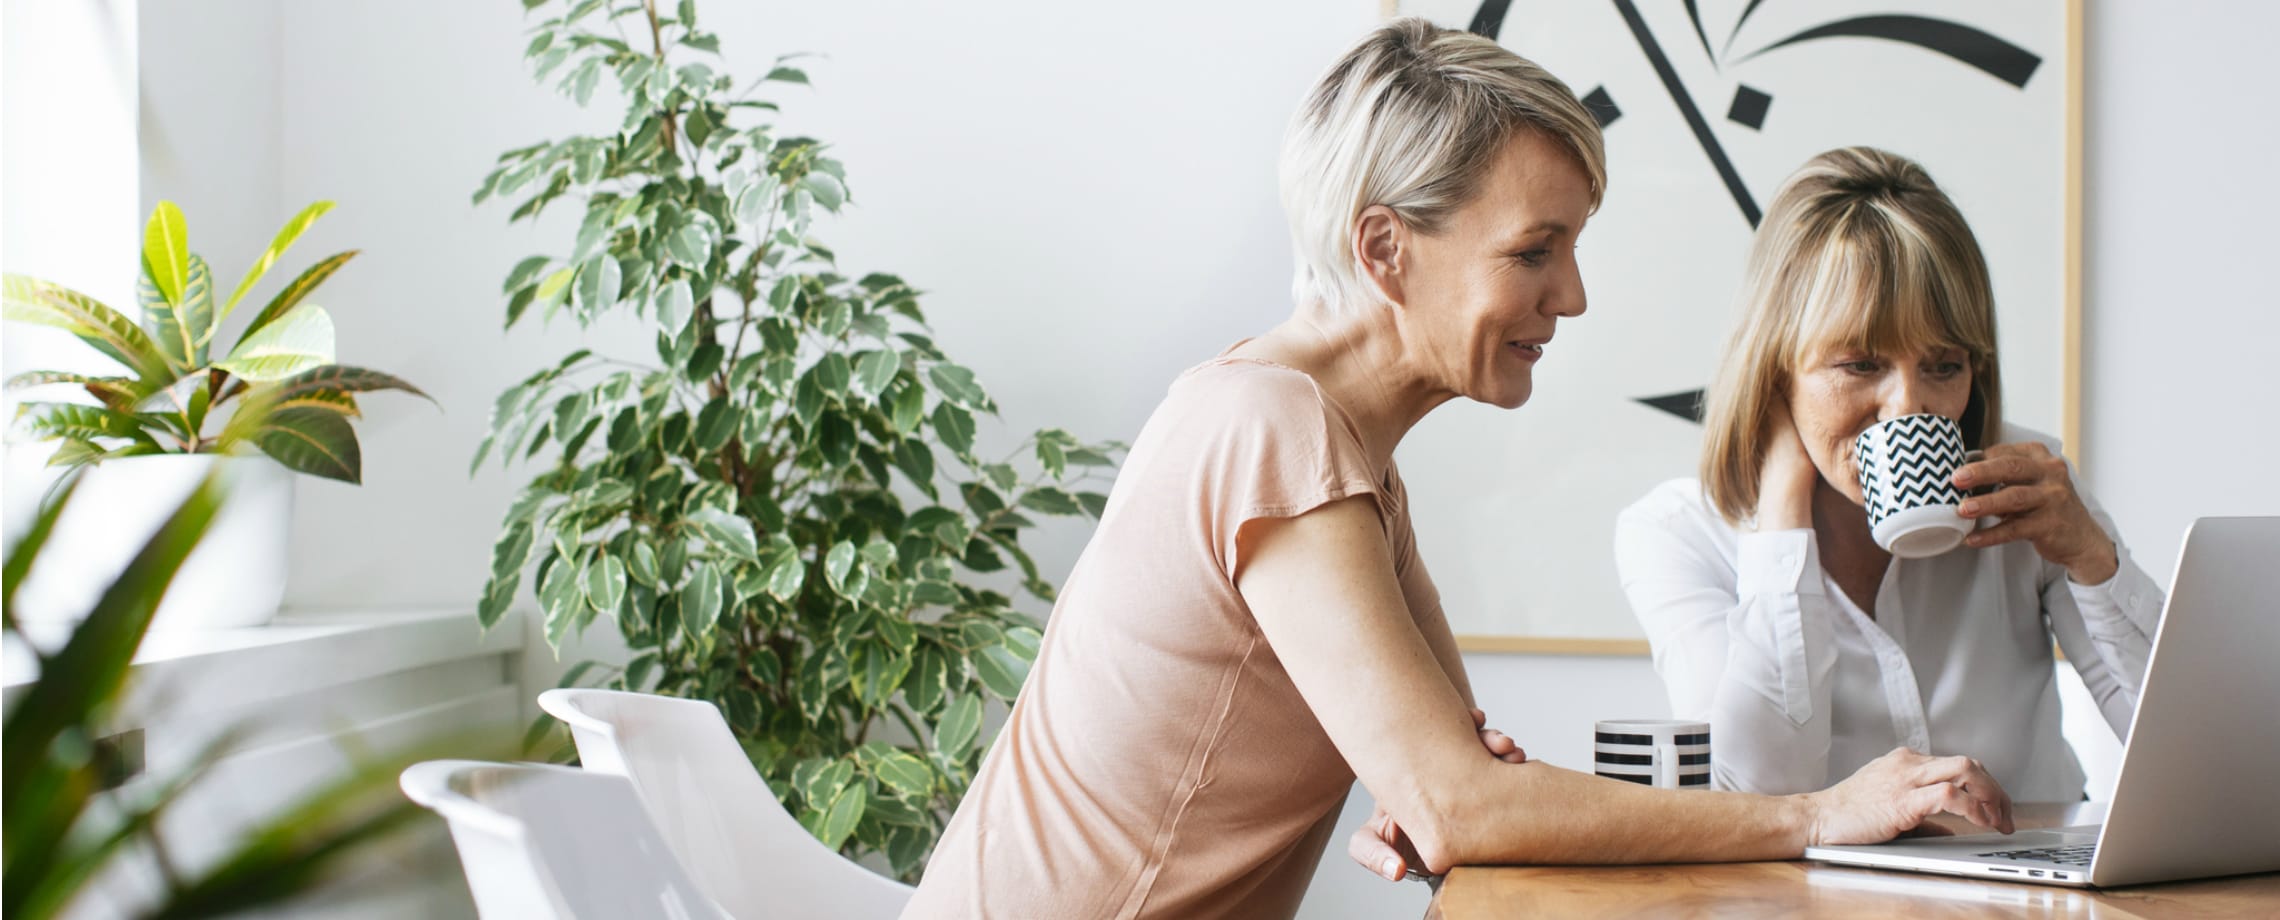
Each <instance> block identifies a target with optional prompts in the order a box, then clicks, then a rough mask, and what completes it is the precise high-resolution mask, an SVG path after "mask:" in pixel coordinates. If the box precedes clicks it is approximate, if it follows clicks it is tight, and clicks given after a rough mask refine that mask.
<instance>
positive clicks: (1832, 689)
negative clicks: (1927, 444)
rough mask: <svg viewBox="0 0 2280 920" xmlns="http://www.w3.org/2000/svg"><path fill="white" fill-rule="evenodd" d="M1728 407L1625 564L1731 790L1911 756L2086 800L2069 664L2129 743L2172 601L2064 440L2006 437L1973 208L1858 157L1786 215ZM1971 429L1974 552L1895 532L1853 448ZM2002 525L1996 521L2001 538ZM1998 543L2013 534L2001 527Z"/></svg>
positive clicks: (1736, 347) (1641, 611) (1763, 265)
mask: <svg viewBox="0 0 2280 920" xmlns="http://www.w3.org/2000/svg"><path fill="white" fill-rule="evenodd" d="M1741 304H1742V315H1741V319H1740V324H1739V325H1738V326H1737V327H1736V328H1735V330H1734V334H1733V338H1732V340H1731V341H1730V342H1729V343H1728V345H1727V349H1726V353H1725V363H1724V365H1723V367H1722V368H1721V369H1720V370H1719V372H1718V376H1717V377H1716V379H1715V380H1714V382H1713V383H1712V386H1711V388H1710V391H1709V394H1708V399H1707V403H1706V418H1705V419H1704V423H1705V429H1706V430H1705V433H1704V439H1703V452H1702V461H1701V478H1700V479H1699V480H1696V479H1683V480H1674V481H1672V482H1668V483H1664V484H1663V485H1661V486H1658V487H1656V488H1655V489H1654V490H1653V491H1651V492H1649V493H1648V494H1647V496H1646V497H1644V498H1642V499H1640V500H1639V501H1638V502H1637V503H1636V504H1634V505H1632V506H1631V507H1630V508H1629V509H1627V510H1625V511H1624V512H1623V513H1622V516H1621V518H1620V519H1619V521H1618V523H1617V526H1616V537H1615V547H1616V565H1617V568H1618V570H1619V571H1620V572H1621V574H1622V578H1623V587H1624V590H1625V592H1626V593H1627V594H1628V596H1629V598H1630V601H1631V607H1632V610H1633V612H1634V613H1636V614H1637V615H1638V617H1639V622H1640V624H1641V625H1642V626H1644V627H1645V629H1646V633H1647V637H1648V640H1649V642H1650V643H1651V644H1652V646H1653V650H1654V661H1655V669H1656V671H1657V672H1658V673H1659V674H1661V675H1662V679H1663V683H1664V685H1665V687H1666V689H1667V690H1668V691H1669V693H1670V702H1671V711H1672V713H1673V715H1675V716H1678V717H1680V718H1695V719H1705V720H1708V721H1709V722H1710V723H1711V731H1712V733H1713V735H1714V736H1715V737H1716V738H1717V743H1718V757H1717V761H1716V764H1715V765H1714V767H1713V773H1712V777H1711V782H1712V785H1713V786H1714V787H1716V788H1725V789H1738V790H1744V791H1750V792H1760V793H1768V794H1773V793H1789V792H1804V791H1808V790H1813V789H1820V788H1823V787H1825V786H1827V785H1829V784H1830V783H1832V782H1835V781H1837V780H1839V779H1842V778H1843V777H1844V776H1845V775H1847V774H1849V773H1850V772H1852V771H1853V770H1854V769H1856V768H1858V767H1859V766H1861V765H1862V764H1865V763H1868V762H1869V761H1870V760H1872V759H1874V758H1875V757H1877V756H1879V755H1881V754H1883V753H1885V752H1887V751H1890V750H1893V749H1894V748H1906V749H1909V750H1913V751H1918V752H1922V753H1927V754H1932V753H1937V754H1949V755H1968V756H1970V757H1972V758H1975V759H1976V760H1977V761H1978V762H1980V763H1982V764H1984V765H1985V767H1986V769H1987V772H1988V773H1990V774H1993V775H1994V776H1995V778H1996V779H1997V780H1999V781H2001V782H2002V784H2003V787H2004V788H2005V789H2006V790H2008V791H2009V792H2010V793H2011V795H2012V796H2013V797H2014V798H2016V799H2018V800H2020V801H2073V800H2078V799H2080V798H2081V797H2082V794H2083V779H2084V778H2083V772H2082V768H2081V765H2080V764H2079V763H2078V762H2077V761H2076V760H2075V757H2074V753H2073V750H2072V749H2071V748H2069V747H2068V746H2067V744H2066V741H2065V739H2064V738H2062V737H2061V736H2060V733H2059V724H2060V723H2059V701H2058V685H2057V679H2056V674H2055V672H2054V670H2053V665H2054V662H2053V659H2052V654H2051V645H2052V643H2053V642H2054V641H2055V642H2056V643H2057V645H2058V646H2059V647H2060V648H2062V649H2064V650H2065V653H2066V661H2067V663H2068V664H2070V665H2071V666H2072V667H2073V668H2074V669H2075V670H2076V671H2077V672H2079V673H2080V674H2081V676H2082V681H2083V683H2084V684H2085V685H2087V686H2088V687H2089V689H2090V692H2091V695H2092V696H2093V697H2095V698H2096V699H2097V701H2098V706H2099V709H2100V711H2101V712H2102V713H2103V714H2104V716H2105V718H2106V721H2107V724H2109V725H2111V726H2112V727H2113V729H2114V733H2115V734H2116V735H2117V736H2120V737H2123V738H2125V739H2126V738H2127V736H2128V733H2129V720H2130V715H2131V712H2132V710H2133V709H2134V707H2135V705H2136V700H2137V692H2138V688H2139V686H2140V682H2141V681H2142V680H2143V678H2144V676H2145V667H2146V660H2147V658H2148V656H2149V655H2150V654H2151V647H2152V637H2153V634H2154V630H2155V629H2156V627H2157V626H2158V625H2159V620H2160V617H2161V608H2162V591H2161V589H2160V587H2159V586H2157V585H2155V584H2154V583H2153V581H2152V580H2151V579H2149V578H2147V577H2146V574H2145V572H2143V571H2142V570H2140V569H2139V568H2138V567H2137V565H2136V564H2135V563H2133V562H2131V561H2130V557H2129V554H2128V552H2127V551H2126V550H2125V549H2124V548H2123V546H2122V543H2121V539H2120V537H2119V536H2118V535H2117V534H2116V532H2115V530H2114V526H2113V521H2112V520H2110V519H2109V518H2108V517H2107V516H2106V515H2105V513H2103V512H2102V511H2100V510H2099V508H2098V505H2097V503H2096V502H2095V501H2093V500H2092V499H2091V498H2090V496H2089V495H2088V494H2087V493H2085V492H2083V491H2082V490H2081V488H2080V486H2079V485H2078V484H2077V483H2076V482H2075V480H2074V476H2073V473H2072V470H2071V469H2070V468H2069V467H2068V465H2067V463H2066V461H2065V460H2064V459H2062V458H2061V457H2060V455H2059V445H2058V443H2057V442H2056V441H2054V440H2052V439H2050V438H2048V437H2046V436H2044V435H2040V434H2037V433H2035V432H2032V431H2027V430H2025V429H2022V428H2018V427H2015V426H2010V425H2006V424H2005V423H2004V422H2003V412H2002V405H2003V403H2002V387H2001V366H2000V361H1999V360H1998V354H1997V350H1996V341H1995V306H1994V294H1993V290H1992V286H1991V285H1990V283H1989V280H1988V272H1987V265H1986V262H1985V259H1984V258H1983V257H1982V255H1981V254H1980V250H1979V244H1978V242H1977V240H1976V239H1974V238H1973V236H1972V233H1971V228H1970V227H1969V226H1968V225H1967V224H1966V223H1965V222H1964V219H1963V215H1962V214H1961V213H1960V212H1959V211H1958V210H1957V209H1956V207H1955V204H1954V203H1953V202H1952V201H1950V200H1949V199H1948V196H1947V195H1946V194H1945V193H1943V192H1942V191H1941V190H1940V188H1939V186H1937V185H1936V184H1934V183H1933V182H1932V179H1931V177H1930V176H1929V175H1926V174H1925V172H1924V170H1923V169H1922V167H1920V166H1918V165H1917V164H1915V163H1914V162H1911V161H1909V160H1907V159H1905V158H1903V157H1899V156H1896V155H1894V154H1891V153H1887V152H1884V151H1881V150H1875V149H1870V148H1864V147H1851V148H1845V149H1841V150H1832V151H1829V152H1827V153H1824V154H1821V155H1820V156H1817V157H1814V158H1813V159H1812V160H1811V161H1810V162H1808V163H1806V164H1805V166H1804V167H1803V168H1801V169H1799V170H1798V171H1797V172H1796V173H1795V174H1794V175H1792V176H1791V177H1790V178H1789V180H1788V181H1787V183H1786V184H1784V185H1783V186H1782V189H1781V191H1780V192H1779V193H1778V194H1777V195H1776V196H1775V199H1774V201H1773V204H1772V207H1771V208H1770V209H1769V210H1768V212H1767V214H1766V217H1765V221H1764V223H1763V225H1762V226H1760V227H1759V229H1758V233H1757V238H1756V240H1755V243H1754V245H1753V247H1752V250H1751V253H1750V262H1749V269H1748V272H1747V275H1746V278H1745V280H1744V288H1743V293H1742V297H1741ZM1919 413H1933V414H1937V415H1941V416H1945V417H1947V418H1950V419H1954V420H1956V421H1957V422H1958V423H1959V426H1960V427H1961V428H1962V431H1963V435H1964V439H1965V442H1966V445H1967V446H1968V447H1971V448H1975V449H1977V448H1984V451H1985V457H1984V459H1981V460H1978V461H1977V462H1972V463H1967V464H1965V465H1963V466H1962V467H1961V468H1959V469H1958V470H1957V472H1956V474H1955V477H1954V480H1953V482H1954V485H1955V486H1957V487H1958V488H1959V489H1969V490H1973V491H1978V490H1981V489H1984V488H1986V487H1989V486H2000V487H2001V488H2000V489H1999V490H1998V491H1994V492H1992V493H1987V494H1977V495H1972V496H1970V497H1968V498H1967V499H1966V500H1965V501H1964V502H1963V503H1962V504H1961V505H1960V507H1959V510H1958V512H1957V513H1958V514H1959V515H1961V516H1962V517H1964V518H1967V519H1970V520H1972V521H1975V522H1981V526H1978V527H1977V528H1976V529H1974V530H1973V531H1972V532H1971V533H1969V535H1968V536H1967V537H1966V538H1965V540H1964V544H1963V545H1962V546H1961V547H1959V548H1956V549H1954V550H1951V551H1949V552H1947V553H1945V554H1941V555H1935V556H1931V557H1929V558H1914V559H1900V558H1894V557H1893V555H1892V554H1890V553H1888V552H1886V551H1885V550H1884V549H1883V548H1881V547H1880V546H1879V545H1878V544H1877V542H1876V541H1875V540H1874V539H1872V536H1871V532H1870V528H1869V519H1868V514H1867V511H1866V509H1865V508H1864V507H1863V505H1862V502H1863V498H1862V487H1861V482H1860V478H1859V465H1858V462H1857V460H1856V458H1855V457H1854V456H1853V450H1854V439H1855V437H1856V436H1858V435H1859V434H1860V433H1861V432H1862V431H1863V430H1864V429H1866V428H1868V427H1869V426H1870V425H1873V424H1876V423H1877V422H1879V421H1882V420H1886V419H1891V418H1895V417H1898V416H1904V415H1912V414H1919ZM1996 521H1999V523H1996ZM1987 524H1992V526H1985V525H1987Z"/></svg>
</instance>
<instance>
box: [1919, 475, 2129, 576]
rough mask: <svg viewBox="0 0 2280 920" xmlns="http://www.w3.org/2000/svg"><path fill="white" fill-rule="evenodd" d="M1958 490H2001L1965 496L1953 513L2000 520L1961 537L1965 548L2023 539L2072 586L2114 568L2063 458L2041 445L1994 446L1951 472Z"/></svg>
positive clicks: (2114, 559)
mask: <svg viewBox="0 0 2280 920" xmlns="http://www.w3.org/2000/svg"><path fill="white" fill-rule="evenodd" d="M1954 482H1955V485H1956V486H1957V487H1958V488H1964V489H1980V488H1983V487H1987V486H2000V487H2001V488H2000V489H1998V490H1996V491H1994V492H1992V493H1989V494H1986V495H1975V496H1972V497H1970V498H1968V499H1965V500H1964V502H1963V505H1962V506H1961V507H1959V508H1958V509H1956V511H1957V513H1958V514H1960V515H1962V516H1963V517H1966V518H1970V519H1972V520H1975V521H1976V520H1980V519H1982V518H1987V517H1994V516H2000V517H2002V519H2003V521H2002V523H2000V524H1996V525H1994V526H1992V527H1986V528H1984V529H1981V530H1978V531H1976V532H1974V533H1972V534H1970V535H1969V536H1966V537H1965V538H1964V543H1965V544H1966V545H1968V546H1975V547H1987V546H1999V545H2002V544H2004V543H2012V542H2016V541H2019V540H2025V541H2027V542H2028V543H2029V544H2031V545H2033V546H2034V548H2035V552H2036V553H2037V554H2039V555H2041V556H2042V557H2043V558H2044V559H2047V560H2049V561H2050V562H2052V563H2053V564H2056V565H2060V566H2064V567H2065V568H2066V573H2067V577H2068V578H2071V579H2073V580H2074V582H2075V583H2076V584H2084V585H2095V584H2101V583H2103V582H2105V581H2106V580H2107V579H2109V578H2112V577H2114V571H2115V569H2117V568H2119V567H2120V561H2119V556H2118V554H2117V553H2116V551H2115V549H2114V541H2113V539H2112V538H2110V537H2108V536H2106V531H2105V529H2104V528H2101V527H2099V526H2098V521H2097V519H2096V518H2093V517H2092V516H2091V515H2090V508H2089V506H2088V505H2085V504H2083V502H2082V494H2081V493H2080V492H2077V491H2075V489H2074V477H2073V475H2072V474H2071V472H2070V471H2068V469H2067V467H2066V460H2065V459H2064V458H2061V457H2058V456H2054V455H2053V454H2051V452H2050V449H2049V448H2047V447H2044V446H2043V445H2042V444H2041V443H2039V442H2035V441H2028V442H2025V443H2020V444H1997V445H1995V446H1993V447H1990V448H1988V449H1987V450H1986V451H1985V456H1984V458H1983V459H1981V460H1979V461H1978V462H1976V463H1968V464H1965V465H1964V466H1963V467H1962V468H1960V469H1958V470H1956V471H1955V478H1954Z"/></svg>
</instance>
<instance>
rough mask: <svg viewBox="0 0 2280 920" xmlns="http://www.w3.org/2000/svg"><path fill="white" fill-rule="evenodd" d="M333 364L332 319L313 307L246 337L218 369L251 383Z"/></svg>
mask: <svg viewBox="0 0 2280 920" xmlns="http://www.w3.org/2000/svg"><path fill="white" fill-rule="evenodd" d="M331 363H333V324H332V316H331V315H329V314H327V313H326V312H325V308H323V307H320V306H317V305H315V304H310V305H308V306H304V307H301V308H300V309H297V310H294V311H293V312H291V313H289V314H286V315H285V316H284V317H283V318H281V319H278V320H277V321H275V322H272V323H270V324H268V325H266V326H264V327H262V328H261V329H259V330H257V331H255V332H254V333H252V334H251V335H248V336H246V337H245V338H244V339H242V340H240V341H239V342H238V346H237V348H235V349H233V350H232V351H231V352H230V356H229V357H227V358H224V359H222V360H220V361H216V362H214V366H215V367H218V368H221V369H222V370H225V371H229V372H230V373H232V374H236V375H238V376H240V377H243V378H245V379H247V380H256V381H269V380H283V379H285V378H287V377H290V376H293V375H294V374H298V373H301V372H302V371H306V370H309V369H311V368H315V367H321V366H323V365H327V364H331Z"/></svg>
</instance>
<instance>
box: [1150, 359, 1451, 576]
mask: <svg viewBox="0 0 2280 920" xmlns="http://www.w3.org/2000/svg"><path fill="white" fill-rule="evenodd" d="M1171 399H1172V400H1175V401H1178V402H1181V403H1185V404H1186V405H1182V406H1180V407H1178V409H1179V412H1180V417H1181V418H1183V419H1184V420H1185V422H1184V424H1182V425H1181V428H1182V429H1184V430H1183V431H1181V432H1179V433H1178V434H1179V436H1180V437H1182V438H1183V439H1185V440H1187V441H1188V445H1187V446H1188V448H1189V449H1188V450H1185V451H1179V453H1183V454H1185V455H1186V457H1187V458H1188V462H1191V463H1193V464H1194V465H1195V467H1194V470H1193V474H1194V476H1195V478H1196V483H1195V484H1196V486H1197V487H1198V488H1197V489H1196V491H1195V493H1194V494H1195V495H1196V497H1197V500H1198V501H1199V502H1200V503H1201V505H1202V507H1200V508H1198V509H1197V511H1198V512H1199V522H1200V523H1201V524H1202V525H1203V526H1204V527H1206V528H1208V530H1209V531H1210V541H1211V545H1212V546H1213V547H1214V548H1215V551H1216V554H1217V556H1218V561H1219V564H1220V567H1221V570H1222V571H1223V572H1226V573H1228V574H1229V575H1230V576H1232V575H1233V574H1234V573H1235V572H1236V571H1237V568H1238V566H1239V565H1240V562H1241V560H1239V559H1238V558H1237V547H1236V537H1237V534H1238V533H1239V532H1240V531H1241V530H1242V528H1243V525H1245V524H1247V523H1249V522H1251V521H1255V520H1261V519H1271V518H1290V517H1297V516H1299V515H1302V514H1305V513H1307V512H1309V511H1312V510H1314V509H1316V508H1319V507H1321V506H1323V505H1326V504H1329V503H1330V502H1334V501H1338V500H1340V499H1346V498H1353V497H1355V496H1361V495H1368V496H1372V497H1373V499H1375V503H1376V505H1377V508H1378V513H1379V517H1380V519H1381V521H1382V522H1384V523H1385V524H1386V526H1387V531H1388V534H1389V537H1391V536H1392V535H1393V534H1394V531H1395V530H1397V529H1398V530H1400V531H1402V532H1403V533H1404V534H1406V531H1407V528H1406V526H1402V527H1399V528H1397V527H1396V526H1395V521H1396V518H1397V516H1398V512H1399V508H1398V505H1397V499H1396V496H1395V495H1394V494H1393V490H1392V489H1390V488H1389V487H1388V486H1387V485H1386V471H1384V470H1381V469H1377V468H1374V467H1373V466H1372V464H1371V463H1370V460H1369V457H1368V455H1367V454H1366V453H1365V452H1364V450H1363V449H1362V442H1361V438H1360V435H1359V433H1358V432H1357V431H1356V430H1355V429H1354V426H1353V422H1352V420H1351V419H1350V418H1348V417H1347V415H1346V413H1345V412H1344V411H1343V410H1341V409H1340V408H1338V406H1337V405H1336V404H1335V403H1333V402H1331V401H1330V400H1329V399H1328V398H1327V397H1326V396H1324V395H1323V393H1322V391H1321V390H1320V389H1319V388H1318V387H1317V386H1316V385H1315V383H1314V381H1313V379H1311V378H1309V377H1307V376H1306V375H1305V374H1302V373H1300V372H1298V371H1295V370H1292V369H1290V368H1286V367H1282V366H1279V365H1273V364H1266V363H1262V362H1256V361H1249V360H1244V359H1222V360H1221V361H1218V362H1214V363H1212V364H1207V365H1204V366H1203V367H1200V368H1197V369H1196V370H1195V371H1194V372H1191V373H1190V374H1189V375H1187V376H1186V377H1185V378H1183V379H1182V380H1181V382H1180V385H1179V386H1178V387H1176V388H1175V390H1174V392H1173V393H1172V394H1171Z"/></svg>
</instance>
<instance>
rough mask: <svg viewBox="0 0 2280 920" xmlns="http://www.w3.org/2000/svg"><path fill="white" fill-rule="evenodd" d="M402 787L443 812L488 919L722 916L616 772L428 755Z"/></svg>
mask: <svg viewBox="0 0 2280 920" xmlns="http://www.w3.org/2000/svg"><path fill="white" fill-rule="evenodd" d="M402 784H403V787H404V794H405V795H406V796H408V797H410V798H411V800H412V801H414V802H417V803H419V804H420V805H422V806H425V807H426V808H428V809H429V810H432V811H434V812H435V813H437V814H440V815H442V816H443V818H444V820H445V821H446V822H448V823H449V824H450V826H451V839H452V841H453V843H455V844H456V845H457V846H458V847H459V861H460V864H461V865H462V866H464V867H465V868H466V870H467V885H468V887H469V888H470V889H471V890H473V892H474V894H475V908H476V910H477V911H479V912H480V913H481V914H482V915H483V917H485V918H486V920H507V918H512V920H548V918H555V920H603V918H617V917H661V918H672V920H727V918H726V915H725V914H723V913H722V912H721V909H720V908H719V907H718V906H717V905H715V904H713V903H712V901H711V900H710V899H708V898H707V897H706V896H705V895H704V894H703V893H702V892H701V891H700V890H699V888H698V887H697V885H696V884H695V883H694V882H692V881H690V880H689V877H688V875H687V874H686V873H685V872H683V871H682V869H681V866H680V864H679V863H677V862H675V861H674V859H673V854H672V851H671V850H670V849H669V848H667V847H666V845H665V841H664V840H663V839H662V838H660V837H659V836H658V833H657V829H656V827H655V826H654V825H652V824H651V823H650V822H649V817H648V815H647V814H646V813H645V812H644V811H643V809H642V806H641V800H640V799H639V798H638V797H636V796H635V794H634V791H633V787H632V785H631V784H630V783H628V782H627V781H626V780H625V779H624V778H622V777H616V776H609V775H605V774H599V773H590V772H587V771H584V770H574V769H570V768H568V767H554V766H545V765H541V764H502V763H484V762H481V761H472V760H431V761H428V762H426V763H420V764H414V765H412V767H411V768H410V769H407V770H405V771H404V775H403V778H402Z"/></svg>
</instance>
